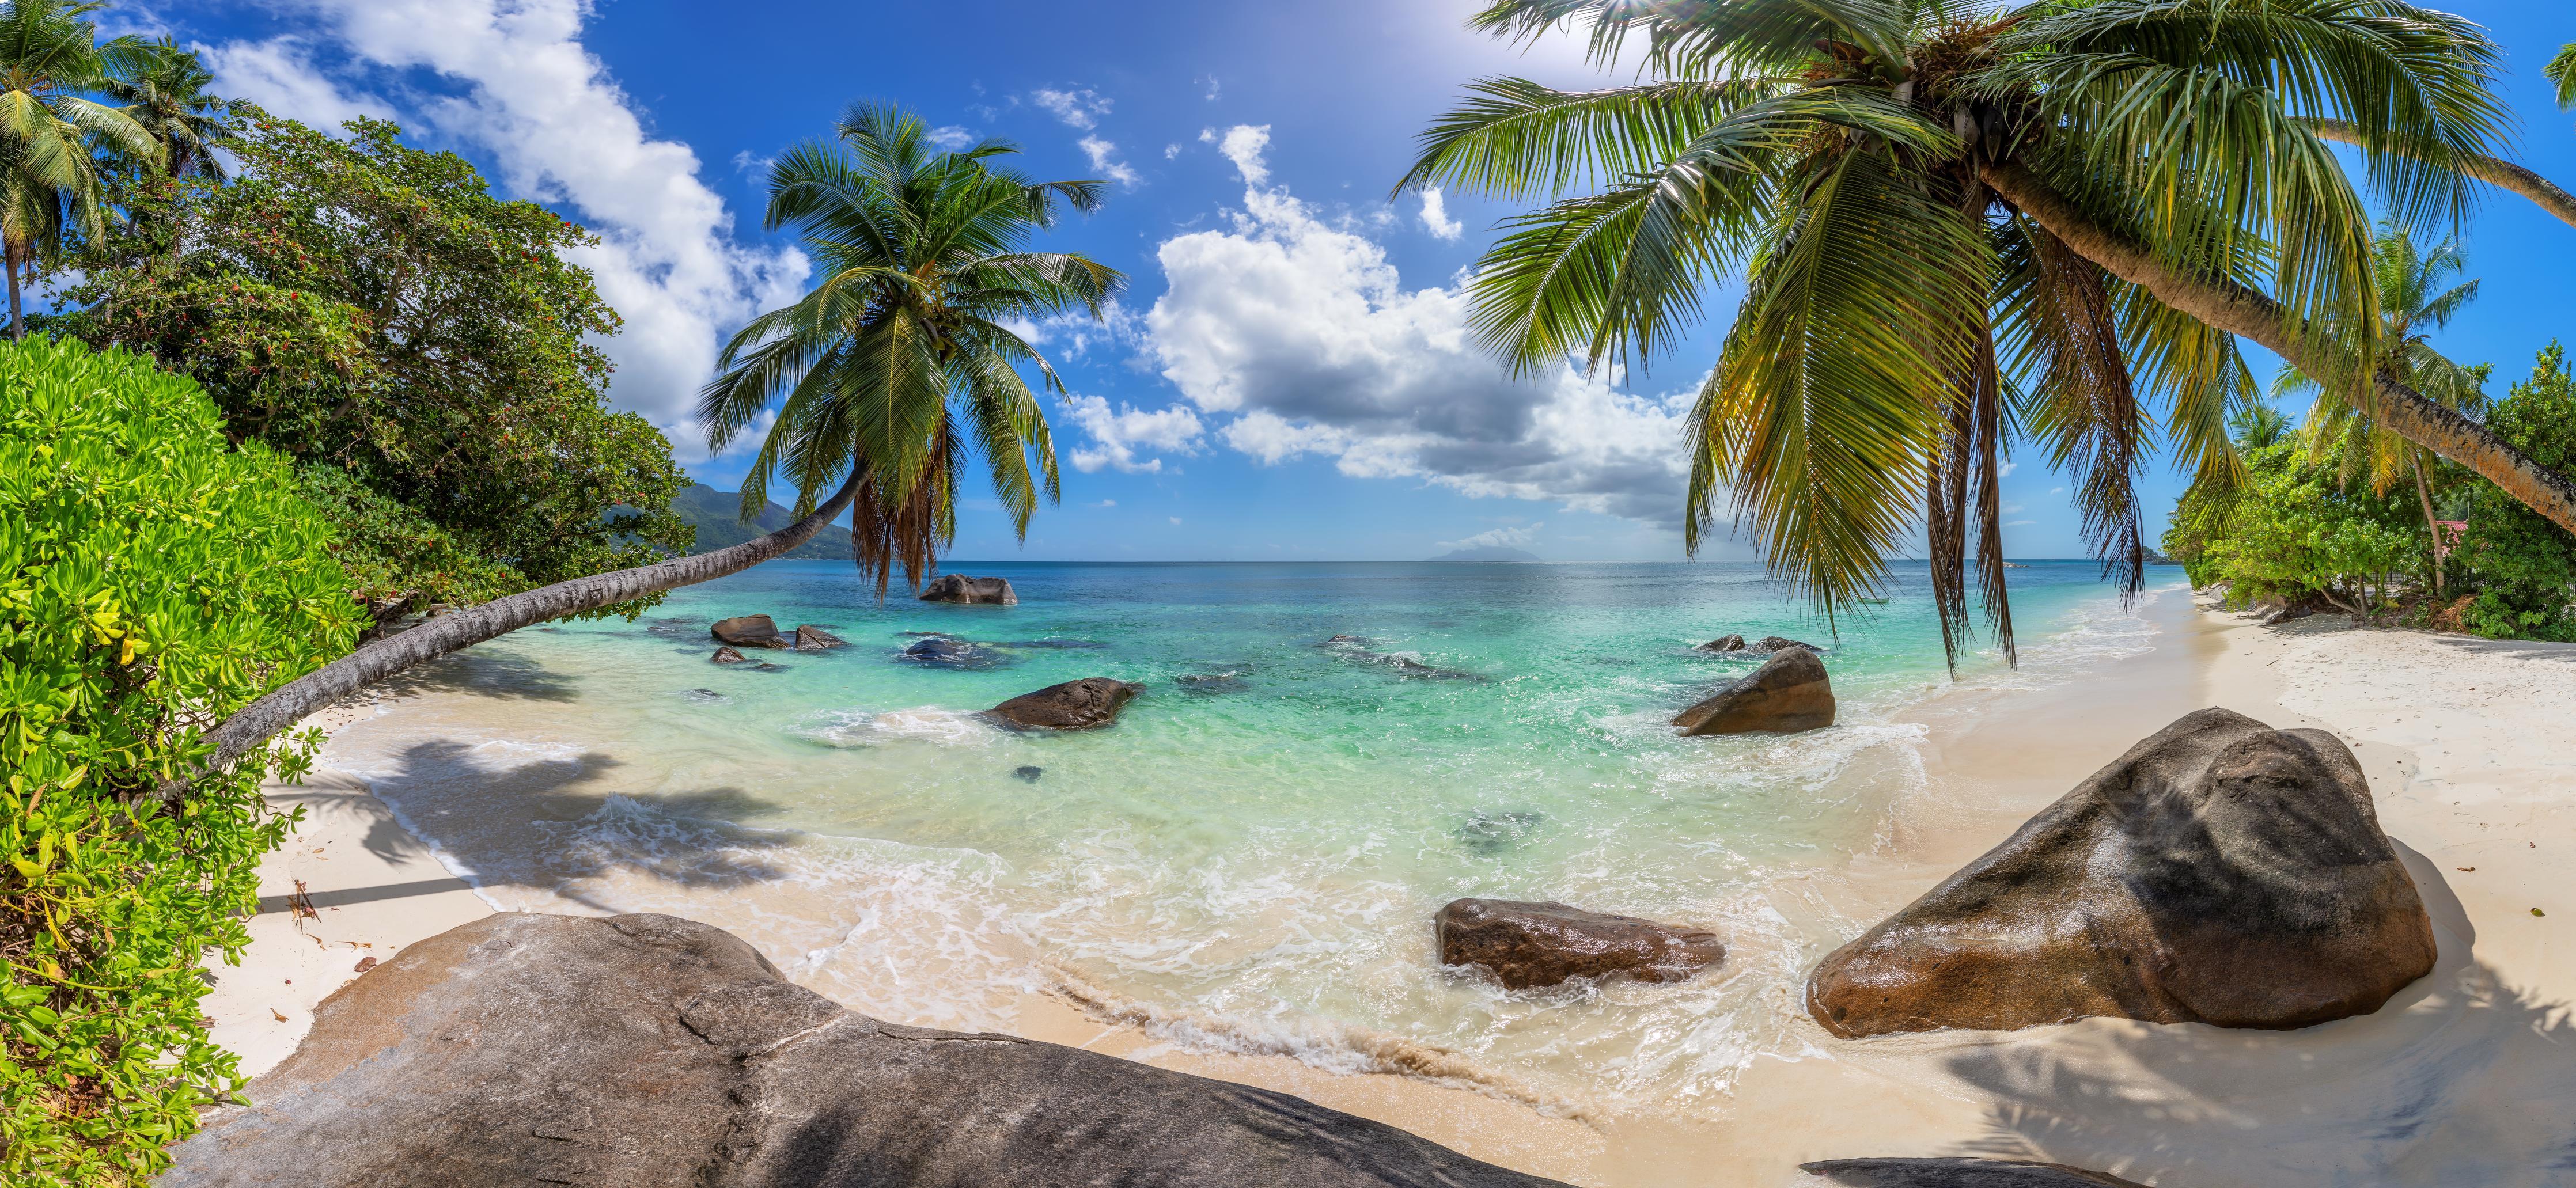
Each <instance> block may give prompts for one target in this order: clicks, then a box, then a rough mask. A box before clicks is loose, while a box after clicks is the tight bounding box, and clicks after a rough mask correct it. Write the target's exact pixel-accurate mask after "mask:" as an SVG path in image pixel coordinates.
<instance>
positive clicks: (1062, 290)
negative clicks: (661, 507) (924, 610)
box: [698, 104, 1124, 597]
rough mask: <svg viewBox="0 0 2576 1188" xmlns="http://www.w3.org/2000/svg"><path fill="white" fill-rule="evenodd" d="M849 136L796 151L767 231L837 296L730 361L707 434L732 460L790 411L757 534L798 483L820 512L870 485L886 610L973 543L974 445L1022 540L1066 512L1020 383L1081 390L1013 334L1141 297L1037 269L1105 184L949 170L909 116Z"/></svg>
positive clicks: (854, 536) (883, 113)
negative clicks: (806, 260) (961, 486)
mask: <svg viewBox="0 0 2576 1188" xmlns="http://www.w3.org/2000/svg"><path fill="white" fill-rule="evenodd" d="M838 132H839V137H838V141H837V143H814V144H806V145H802V146H799V147H797V148H795V149H793V150H791V151H789V152H788V153H787V154H785V155H784V156H782V157H780V158H779V160H778V163H777V164H776V165H775V166H774V167H772V169H771V171H770V177H769V213H768V218H767V223H766V225H767V227H768V228H769V229H770V230H772V231H776V230H780V229H783V228H793V229H795V230H796V231H797V232H798V233H800V234H801V235H802V236H803V237H804V241H805V250H806V253H807V254H808V255H809V256H811V257H812V258H813V259H814V261H815V262H816V264H817V265H818V267H819V269H820V271H821V273H822V275H823V281H822V283H821V284H819V285H817V286H815V288H814V290H813V291H812V292H810V293H807V294H806V295H805V297H804V299H802V300H800V301H798V302H796V303H795V304H793V305H790V306H787V307H785V308H783V309H775V310H771V311H769V312H768V313H764V314H762V315H760V316H759V317H756V318H753V319H752V320H751V323H750V324H749V325H746V326H744V327H743V329H742V332H741V333H740V334H738V335H736V336H735V337H734V339H733V341H732V342H730V343H728V344H727V345H726V347H725V351H724V356H723V358H722V359H721V360H720V361H719V362H718V367H719V368H720V369H721V370H720V372H719V374H718V375H717V376H716V377H715V379H714V380H712V381H711V382H709V383H708V384H707V386H706V389H705V391H704V392H703V393H702V394H701V396H700V399H699V404H698V418H699V421H700V423H701V424H703V425H704V426H705V427H706V431H707V441H708V443H709V444H710V446H712V447H715V448H722V447H723V446H724V445H725V444H726V443H727V442H729V441H731V440H732V439H733V438H734V437H735V436H737V435H738V434H740V433H741V432H742V431H743V430H744V429H745V428H747V427H748V426H749V425H750V424H751V423H752V422H753V420H754V419H755V418H757V417H758V416H759V415H760V414H761V412H762V410H764V409H766V408H768V407H769V406H770V404H771V402H772V401H773V400H776V399H778V398H779V397H780V396H781V395H783V396H784V397H785V399H784V402H783V403H781V404H780V405H779V408H778V413H777V419H776V421H775V422H773V423H772V425H771V427H770V429H769V433H768V437H767V439H766V440H765V441H763V443H762V444H761V447H760V453H759V455H758V456H757V457H756V458H754V460H753V462H752V466H751V470H750V473H749V474H748V475H747V476H746V477H745V479H744V480H743V485H742V500H743V502H742V508H743V512H742V514H743V516H744V518H745V519H749V518H750V517H752V516H754V515H756V514H758V512H759V511H760V509H761V508H762V507H765V506H767V502H768V489H769V483H770V481H771V479H772V477H773V476H774V475H777V474H779V473H780V472H781V471H782V470H783V471H784V473H785V475H786V476H787V477H788V478H789V479H790V480H791V481H792V482H794V484H795V485H796V490H797V505H796V506H797V507H798V508H799V509H800V510H801V509H803V508H806V507H810V506H812V504H813V501H814V499H815V498H816V497H817V496H818V495H819V494H821V493H822V492H824V491H828V490H830V489H831V485H832V483H833V482H834V481H835V480H837V479H838V478H839V477H840V476H841V475H843V474H845V473H846V474H859V475H863V476H865V479H864V481H863V482H862V483H861V484H860V487H859V492H858V497H857V499H856V501H855V504H854V510H853V511H852V513H851V519H850V524H851V527H850V540H851V544H852V546H853V551H854V553H855V555H856V556H857V558H858V562H859V568H860V571H861V572H862V573H865V574H867V575H869V576H871V577H873V578H875V580H876V583H877V594H878V596H879V597H883V596H884V594H885V588H886V583H887V581H888V579H889V578H890V576H891V574H892V571H893V567H894V566H895V565H896V564H898V563H899V564H901V565H902V566H903V569H904V576H905V579H906V580H907V581H908V582H911V583H912V584H914V585H918V584H919V583H920V581H921V579H922V578H924V577H927V576H928V575H929V574H930V573H931V572H932V571H933V570H934V569H935V567H936V566H937V564H938V554H939V552H940V551H941V550H943V549H945V548H946V547H947V545H948V544H949V542H950V541H951V540H953V539H954V538H955V536H956V532H957V528H956V492H957V481H958V472H959V471H960V470H961V469H962V468H963V467H964V465H965V464H966V459H965V457H964V454H965V450H966V447H967V446H968V445H969V443H970V442H971V444H972V445H973V446H974V448H975V449H976V450H977V452H980V453H981V454H983V456H984V461H985V463H986V466H987V470H988V473H989V475H990V478H991V481H992V485H993V491H994V493H995V494H996V495H998V496H999V497H1000V498H1001V502H1002V506H1003V509H1004V510H1005V511H1006V512H1008V513H1009V515H1010V517H1011V523H1012V526H1013V528H1014V529H1016V530H1017V531H1019V532H1020V533H1021V534H1022V535H1025V534H1026V533H1027V531H1028V522H1029V516H1030V514H1031V513H1033V512H1034V511H1035V510H1036V509H1037V501H1038V497H1039V494H1040V493H1041V491H1043V493H1044V495H1045V497H1046V498H1047V499H1048V500H1050V501H1052V500H1054V499H1055V498H1056V495H1057V487H1056V462H1055V450H1054V447H1053V446H1052V445H1051V444H1050V442H1049V439H1048V435H1047V423H1046V415H1045V411H1044V409H1043V408H1041V407H1040V405H1039V403H1038V397H1037V394H1036V393H1035V392H1032V391H1031V390H1030V388H1029V385H1028V384H1027V383H1026V382H1025V381H1023V380H1022V379H1021V377H1020V372H1019V367H1020V366H1021V365H1023V364H1025V365H1027V366H1029V367H1032V368H1034V369H1035V370H1036V371H1037V373H1038V374H1039V376H1040V377H1041V379H1042V380H1043V382H1044V384H1045V385H1046V387H1048V388H1049V389H1050V390H1054V391H1062V390H1063V384H1062V383H1061V382H1060V381H1059V380H1058V379H1057V377H1056V374H1055V371H1054V369H1053V368H1051V367H1049V366H1048V364H1047V362H1046V360H1045V359H1044V358H1041V357H1040V356H1039V355H1038V353H1037V352H1036V351H1035V350H1034V349H1032V348H1031V347H1030V346H1029V344H1028V343H1027V342H1026V341H1024V340H1022V339H1021V338H1020V337H1019V335H1017V334H1015V333H1013V332H1012V331H1011V330H1010V329H1009V328H1008V326H1007V325H1006V323H1012V322H1033V321H1039V320H1043V319H1045V318H1048V317H1051V316H1055V315H1057V314H1061V313H1065V312H1068V311H1071V310H1076V309H1079V310H1083V311H1085V312H1087V313H1089V314H1090V315H1091V316H1093V317H1098V316H1100V314H1101V312H1102V310H1103V308H1104V307H1105V305H1106V303H1107V302H1108V300H1109V299H1110V298H1111V297H1112V296H1113V295H1115V294H1116V293H1117V291H1118V289H1119V287H1120V286H1121V285H1122V284H1123V283H1124V278H1123V277H1121V276H1120V275H1119V274H1118V273H1117V272H1116V271H1115V270H1113V269H1110V268H1108V267H1106V266H1104V265H1101V264H1098V263H1096V262H1094V261H1092V260H1090V259H1088V258H1086V257H1084V256H1081V255H1078V254H1073V253H1058V252H1032V251H1029V250H1028V249H1027V244H1028V241H1029V239H1030V237H1031V236H1032V235H1033V234H1034V233H1035V232H1036V231H1038V230H1041V229H1043V228H1045V227H1047V226H1049V225H1051V224H1052V223H1053V222H1054V220H1055V218H1056V215H1057V207H1058V205H1059V204H1062V205H1065V206H1070V207H1072V208H1073V209H1075V210H1084V211H1087V210H1090V209H1092V208H1094V207H1095V206H1097V205H1098V204H1099V201H1100V195H1101V188H1102V183H1100V182H1096V181H1070V182H1039V181H1031V180H1029V179H1028V178H1026V177H1024V176H1021V175H1020V174H1018V173H1015V172H1011V171H1009V170H1006V169H1002V168H999V167H998V166H997V165H996V164H995V162H996V161H997V160H998V159H999V158H1002V157H1005V156H1008V155H1010V154H1012V153H1015V152H1017V151H1018V150H1017V149H1016V148H1015V147H1013V146H1012V145H1010V144H1008V143H1007V142H1004V141H998V140H987V141H984V142H983V143H980V144H977V145H974V146H973V147H970V148H966V149H964V150H962V151H957V152H939V151H936V150H934V149H933V148H932V146H931V145H930V144H929V139H928V138H929V134H930V130H929V127H928V125H927V124H925V123H924V122H923V121H922V120H921V119H920V118H919V117H917V116H914V115H911V114H908V113H905V112H902V111H900V110H897V109H895V108H892V107H883V106H875V105H864V104H863V105H860V106H857V107H853V108H851V109H850V111H849V113H848V114H847V115H845V116H843V117H842V119H841V122H840V126H839V128H838ZM1032 459H1034V461H1035V464H1036V465H1035V469H1034V471H1033V470H1032V468H1031V461H1032Z"/></svg>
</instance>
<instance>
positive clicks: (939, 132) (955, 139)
mask: <svg viewBox="0 0 2576 1188" xmlns="http://www.w3.org/2000/svg"><path fill="white" fill-rule="evenodd" d="M928 139H929V141H930V143H932V144H933V145H936V146H938V147H940V148H943V149H946V150H948V151H949V152H952V153H953V152H956V151H957V150H959V149H962V148H965V147H966V146H967V145H970V144H973V143H975V134H974V133H973V132H970V131H967V130H966V129H964V128H960V127H958V126H957V125H955V124H949V125H947V126H945V127H939V128H933V129H931V130H930V134H929V137H928Z"/></svg>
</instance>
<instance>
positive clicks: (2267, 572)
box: [2163, 439, 2432, 611]
mask: <svg viewBox="0 0 2576 1188" xmlns="http://www.w3.org/2000/svg"><path fill="white" fill-rule="evenodd" d="M2341 457H2342V446H2341V445H2340V444H2337V445H2336V446H2334V447H2333V448H2330V449H2328V450H2327V451H2326V452H2325V453H2324V454H2323V455H2322V456H2318V455H2314V454H2312V452H2311V450H2310V447H2309V445H2308V444H2307V442H2306V441H2305V440H2303V439H2292V440H2287V441H2281V442H2278V443H2276V444H2272V445H2266V446H2260V447H2256V448H2253V449H2249V450H2247V451H2245V465H2246V469H2247V471H2248V481H2247V482H2246V483H2245V484H2244V485H2243V486H2241V487H2239V488H2238V489H2236V490H2234V491H2229V492H2224V493H2219V492H2213V491H2210V490H2208V489H2205V488H2201V487H2194V488H2193V489H2192V490H2190V491H2189V492H2186V493H2185V494H2184V496H2183V499H2182V502H2181V504H2180V505H2178V506H2177V507H2176V508H2175V509H2174V517H2173V522H2172V525H2171V526H2170V527H2169V528H2167V529H2166V531H2165V536H2164V542H2163V543H2164V548H2165V551H2166V552H2167V553H2170V554H2172V555H2173V556H2174V557H2175V558H2176V559H2178V560H2180V561H2181V562H2182V563H2183V566H2184V568H2185V570H2186V571H2187V572H2188V573H2189V574H2190V576H2191V580H2192V583H2193V584H2194V585H2201V586H2206V585H2212V584H2215V583H2218V582H2226V583H2228V584H2229V590H2228V598H2229V600H2230V601H2231V602H2233V603H2236V604H2238V605H2243V604H2244V603H2247V602H2252V601H2256V600H2260V599H2266V598H2278V599H2284V600H2289V601H2297V600H2302V599H2310V598H2320V599H2323V600H2325V601H2327V602H2331V603H2334V604H2336V605H2339V606H2342V607H2343V608H2344V609H2346V610H2353V611H2370V610H2374V609H2376V608H2377V607H2378V606H2379V605H2380V604H2381V603H2382V602H2383V601H2385V600H2386V599H2387V597H2388V594H2389V591H2390V588H2391V587H2392V586H2393V585H2394V579H2395V578H2396V577H2397V576H2399V575H2401V574H2410V573H2413V572H2415V571H2417V570H2424V569H2429V567H2430V565H2431V555H2432V554H2431V550H2430V549H2429V548H2428V547H2427V545H2428V542H2427V538H2426V536H2425V534H2424V521H2423V518H2422V516H2421V513H2419V512H2418V511H2417V510H2416V506H2415V502H2414V499H2413V498H2412V496H2413V491H2412V490H2411V489H2407V490H2397V489H2391V490H2390V491H2389V492H2388V493H2387V494H2384V495H2382V494H2375V493H2373V492H2372V491H2371V490H2370V487H2369V484H2368V483H2367V482H2364V481H2355V482H2353V483H2351V484H2349V485H2347V484H2345V483H2343V482H2341V481H2340V480H2339V479H2338V477H2337V476H2338V472H2339V471H2340V469H2341V466H2340V463H2341Z"/></svg>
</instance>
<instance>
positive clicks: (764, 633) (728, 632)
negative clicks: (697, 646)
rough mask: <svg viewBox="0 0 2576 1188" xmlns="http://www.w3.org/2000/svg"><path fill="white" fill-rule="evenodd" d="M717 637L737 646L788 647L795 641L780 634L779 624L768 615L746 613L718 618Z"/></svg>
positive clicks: (715, 628) (715, 630)
mask: <svg viewBox="0 0 2576 1188" xmlns="http://www.w3.org/2000/svg"><path fill="white" fill-rule="evenodd" d="M714 634H715V637H716V638H717V639H719V640H722V641H724V642H726V643H729V644H732V645H733V646H735V647H737V648H786V647H794V646H795V641H793V640H790V639H788V638H786V637H785V636H782V635H780V634H778V624H776V623H773V622H771V621H770V619H769V616H767V615H744V616H742V617H741V618H737V619H718V620H716V625H715V627H714Z"/></svg>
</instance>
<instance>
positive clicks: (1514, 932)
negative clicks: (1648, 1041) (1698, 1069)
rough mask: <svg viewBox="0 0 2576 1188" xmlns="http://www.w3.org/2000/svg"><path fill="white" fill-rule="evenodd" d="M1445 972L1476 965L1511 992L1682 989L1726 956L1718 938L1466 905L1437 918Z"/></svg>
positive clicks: (1523, 908) (1559, 909) (1598, 917)
mask: <svg viewBox="0 0 2576 1188" xmlns="http://www.w3.org/2000/svg"><path fill="white" fill-rule="evenodd" d="M1432 927H1433V928H1434V929H1435V930H1437V932H1438V934H1439V940H1440V964H1442V965H1476V966H1482V967H1484V968H1485V969H1486V970H1489V971H1491V972H1492V973H1493V975H1494V977H1495V979H1496V980H1498V981H1500V982H1502V984H1503V988H1504V989H1507V990H1526V989H1529V988H1531V987H1533V986H1554V985H1556V984H1558V983H1560V982H1563V981H1565V980H1566V979H1568V978H1597V977H1603V976H1606V975H1609V974H1614V973H1615V974H1627V975H1628V976H1630V977H1634V978H1637V979H1639V980H1642V981H1648V982H1678V981H1681V980H1683V979H1685V978H1688V977H1690V976H1691V975H1692V974H1695V973H1698V972H1699V971H1701V970H1703V969H1706V968H1708V967H1709V966H1711V965H1715V964H1717V963H1718V961H1719V960H1721V959H1723V958H1724V957H1725V956H1726V946H1725V945H1724V944H1723V943H1721V942H1720V941H1719V940H1718V939H1717V936H1716V934H1714V933H1708V932H1702V931H1700V930H1698V929H1695V928H1675V927H1673V926H1671V925H1668V924H1657V923H1655V922H1654V921H1652V920H1640V919H1637V918H1636V917H1634V916H1612V915H1605V914H1603V913H1601V912H1587V911H1584V910H1583V909H1581V908H1575V907H1567V906H1566V905H1564V904H1561V903H1522V902H1518V901H1514V900H1508V899H1461V900H1456V901H1454V902H1451V903H1450V904H1448V905H1447V906H1445V907H1443V908H1441V909H1440V911H1439V914H1437V915H1435V916H1433V917H1432Z"/></svg>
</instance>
